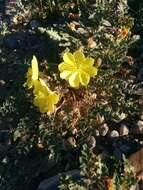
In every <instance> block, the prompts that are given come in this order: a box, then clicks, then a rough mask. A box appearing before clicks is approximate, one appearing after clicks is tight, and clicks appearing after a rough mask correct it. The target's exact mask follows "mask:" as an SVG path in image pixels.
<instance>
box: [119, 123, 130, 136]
mask: <svg viewBox="0 0 143 190" xmlns="http://www.w3.org/2000/svg"><path fill="white" fill-rule="evenodd" d="M128 134H129V128H128V127H127V126H126V125H125V124H122V125H121V127H120V136H125V135H128Z"/></svg>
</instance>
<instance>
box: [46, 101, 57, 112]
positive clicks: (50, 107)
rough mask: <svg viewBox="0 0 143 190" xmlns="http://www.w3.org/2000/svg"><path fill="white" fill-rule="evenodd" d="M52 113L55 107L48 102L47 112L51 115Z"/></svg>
mask: <svg viewBox="0 0 143 190" xmlns="http://www.w3.org/2000/svg"><path fill="white" fill-rule="evenodd" d="M54 111H55V105H54V104H52V103H51V102H49V104H48V111H47V112H50V113H53V112H54Z"/></svg>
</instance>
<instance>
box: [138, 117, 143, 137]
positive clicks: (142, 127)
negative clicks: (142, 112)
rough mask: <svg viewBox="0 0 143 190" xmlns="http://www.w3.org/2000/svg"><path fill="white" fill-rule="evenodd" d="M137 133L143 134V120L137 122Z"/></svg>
mask: <svg viewBox="0 0 143 190" xmlns="http://www.w3.org/2000/svg"><path fill="white" fill-rule="evenodd" d="M136 132H137V134H143V121H142V120H139V121H138V122H137V128H136Z"/></svg>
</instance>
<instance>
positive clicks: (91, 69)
mask: <svg viewBox="0 0 143 190" xmlns="http://www.w3.org/2000/svg"><path fill="white" fill-rule="evenodd" d="M80 70H81V71H83V72H85V73H87V74H88V75H89V76H90V77H94V76H95V75H97V71H98V69H97V68H96V67H89V66H85V67H81V69H80Z"/></svg>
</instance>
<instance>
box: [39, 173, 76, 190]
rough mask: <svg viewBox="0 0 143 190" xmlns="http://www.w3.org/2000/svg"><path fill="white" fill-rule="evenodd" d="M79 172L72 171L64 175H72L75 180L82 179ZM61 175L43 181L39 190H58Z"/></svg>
mask: <svg viewBox="0 0 143 190" xmlns="http://www.w3.org/2000/svg"><path fill="white" fill-rule="evenodd" d="M79 173H80V172H79V170H72V171H69V172H65V173H62V174H64V175H71V176H72V177H74V178H80V174H79ZM58 183H59V175H56V176H54V177H51V178H49V179H45V180H44V181H42V182H41V183H40V185H39V187H38V189H37V190H58V185H59V184H58Z"/></svg>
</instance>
